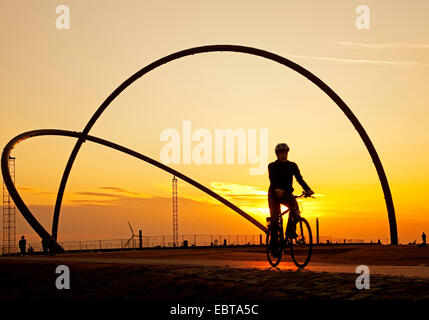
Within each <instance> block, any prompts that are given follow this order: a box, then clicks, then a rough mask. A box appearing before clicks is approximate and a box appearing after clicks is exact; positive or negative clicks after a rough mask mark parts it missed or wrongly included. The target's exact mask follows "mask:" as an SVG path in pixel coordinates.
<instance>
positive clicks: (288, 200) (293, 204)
mask: <svg viewBox="0 0 429 320" xmlns="http://www.w3.org/2000/svg"><path fill="white" fill-rule="evenodd" d="M283 203H284V204H285V205H286V206H287V207H288V208H290V211H289V218H288V222H287V228H286V234H287V235H288V236H289V235H291V236H295V235H296V230H295V227H296V224H295V221H296V219H297V218H298V202H297V201H296V199H295V198H294V197H293V196H292V195H290V196H287V197H285V199H284V202H283Z"/></svg>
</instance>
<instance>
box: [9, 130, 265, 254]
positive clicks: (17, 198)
mask: <svg viewBox="0 0 429 320" xmlns="http://www.w3.org/2000/svg"><path fill="white" fill-rule="evenodd" d="M38 136H67V137H74V138H80V137H81V136H82V134H81V133H80V132H75V131H68V130H57V129H42V130H33V131H28V132H24V133H22V134H20V135H18V136H16V137H15V138H13V139H12V140H11V141H10V142H9V143H8V144H7V145H6V147H5V148H4V150H3V153H2V158H1V169H2V174H3V179H4V182H5V185H6V187H7V189H8V191H9V194H10V195H11V197H12V199H13V201H14V202H15V205H16V207H17V208H18V210H19V211H20V212H21V214H22V215H23V216H24V218H25V219H26V220H27V222H28V223H29V224H30V226H31V227H32V228H33V229H34V230H35V231H36V233H37V234H38V235H39V236H40V237H41V238H48V239H53V237H52V238H51V235H50V234H49V233H48V232H47V231H46V230H45V228H43V226H42V225H41V224H40V223H39V221H38V220H37V219H36V218H35V217H34V215H33V214H32V213H31V211H30V209H28V207H27V205H26V204H25V203H24V201H23V200H22V198H21V195H20V194H19V192H18V190H17V189H16V187H15V184H14V183H13V180H12V177H11V174H10V170H9V162H8V159H9V156H10V153H11V151H12V149H13V148H14V147H15V146H16V145H17V144H18V143H20V142H22V141H23V140H26V139H29V138H32V137H38ZM86 140H87V141H92V142H95V143H98V144H101V145H104V146H106V147H109V148H112V149H115V150H118V151H121V152H123V153H126V154H128V155H131V156H133V157H135V158H138V159H140V160H143V161H145V162H148V163H150V164H152V165H154V166H156V167H158V168H160V169H162V170H164V171H167V172H169V173H171V174H173V175H175V176H176V177H178V178H180V179H182V180H183V181H186V182H188V183H189V184H191V185H193V186H194V187H196V188H198V189H200V190H202V191H204V192H205V193H207V194H208V195H210V196H212V197H213V198H215V199H216V200H218V201H220V202H222V203H223V204H224V205H226V206H228V207H229V208H231V209H232V210H234V211H235V212H237V213H239V214H240V215H242V216H243V217H244V218H246V219H247V220H249V221H250V222H252V223H253V224H254V225H255V226H257V227H258V228H260V229H261V230H262V231H264V232H267V228H266V227H265V226H264V225H263V224H261V223H260V222H259V221H257V220H256V219H254V218H253V217H251V216H250V215H248V214H247V213H246V212H244V211H243V210H241V209H240V208H238V207H237V206H236V205H234V204H233V203H231V202H229V201H228V200H226V199H225V198H223V197H222V196H220V195H218V194H217V193H216V192H213V191H212V190H210V189H209V188H207V187H205V186H203V185H202V184H200V183H198V182H197V181H195V180H194V179H192V178H189V177H188V176H186V175H184V174H182V173H180V172H179V171H176V170H174V169H172V168H170V167H168V166H166V165H164V164H162V163H160V162H158V161H156V160H154V159H152V158H149V157H147V156H145V155H143V154H141V153H138V152H136V151H133V150H131V149H128V148H126V147H123V146H121V145H119V144H116V143H113V142H110V141H107V140H104V139H100V138H97V137H93V136H89V135H87V136H86ZM53 240H55V243H56V246H57V250H58V251H63V248H62V247H61V246H60V245H59V244H58V243H57V242H56V239H53Z"/></svg>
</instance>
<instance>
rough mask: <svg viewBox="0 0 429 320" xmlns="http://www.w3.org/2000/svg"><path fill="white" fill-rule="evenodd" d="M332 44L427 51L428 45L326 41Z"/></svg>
mask: <svg viewBox="0 0 429 320" xmlns="http://www.w3.org/2000/svg"><path fill="white" fill-rule="evenodd" d="M328 42H329V43H332V44H338V45H342V46H350V47H361V48H370V49H392V48H407V49H429V44H423V43H400V42H397V43H362V42H349V41H328Z"/></svg>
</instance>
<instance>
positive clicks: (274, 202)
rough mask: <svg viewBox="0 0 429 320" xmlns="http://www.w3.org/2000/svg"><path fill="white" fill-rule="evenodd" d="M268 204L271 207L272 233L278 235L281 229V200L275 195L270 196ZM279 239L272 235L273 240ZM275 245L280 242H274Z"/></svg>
mask: <svg viewBox="0 0 429 320" xmlns="http://www.w3.org/2000/svg"><path fill="white" fill-rule="evenodd" d="M268 206H269V208H270V216H271V223H270V227H271V234H272V235H277V234H278V229H279V223H278V220H279V215H280V201H279V200H278V199H277V198H276V197H275V196H268ZM273 240H274V241H275V240H277V237H271V241H273ZM271 244H273V245H277V244H278V243H273V242H271Z"/></svg>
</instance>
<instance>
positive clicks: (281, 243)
mask: <svg viewBox="0 0 429 320" xmlns="http://www.w3.org/2000/svg"><path fill="white" fill-rule="evenodd" d="M293 197H294V198H295V199H296V198H301V197H307V196H306V194H305V192H303V193H302V194H301V195H299V196H296V195H294V196H293ZM311 198H314V197H311ZM289 211H290V209H289V208H288V209H286V210H285V211H283V212H282V213H281V214H280V215H279V218H278V219H279V221H278V228H277V230H278V234H277V235H276V238H277V239H276V240H273V241H271V238H272V234H271V233H272V228H271V218H270V217H267V227H268V231H267V239H266V250H267V258H268V262H269V263H270V264H271V265H272V266H273V267H275V266H277V265H278V264H279V263H280V261H281V259H282V254H283V253H284V254H286V250H287V249H288V248H289V249H290V254H291V256H292V260H293V262H294V263H295V265H296V266H297V267H298V268H304V267H305V266H306V265H307V264H308V263H309V262H310V258H311V253H312V249H313V236H312V233H311V228H310V224H309V223H308V221H307V220H306V219H305V218H303V217H301V212H300V211H299V208H297V213H296V217H295V218H293V219H292V220H294V221H292V220H290V221H292V222H291V223H292V224H295V228H294V229H293V228H292V230H294V231H295V233H296V234H297V236H296V237H292V238H291V237H289V236H288V235H287V234H286V232H283V215H284V214H286V213H288V212H289ZM292 226H293V225H291V226H290V227H292ZM286 230H289V221H288V225H287V226H286ZM273 251H274V252H273Z"/></svg>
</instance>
